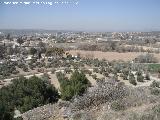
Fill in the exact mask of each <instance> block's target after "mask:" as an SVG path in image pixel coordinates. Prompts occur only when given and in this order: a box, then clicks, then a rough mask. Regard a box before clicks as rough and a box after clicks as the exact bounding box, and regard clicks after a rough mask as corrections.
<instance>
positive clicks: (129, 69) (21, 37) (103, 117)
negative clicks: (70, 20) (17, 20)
mask: <svg viewBox="0 0 160 120" xmlns="http://www.w3.org/2000/svg"><path fill="white" fill-rule="evenodd" d="M159 97H160V32H158V31H153V32H84V31H63V30H62V31H60V30H29V29H28V30H27V29H25V30H14V29H11V30H9V29H8V30H2V29H1V30H0V111H1V112H0V120H3V119H4V120H7V119H8V120H12V119H17V120H21V119H24V120H69V119H71V120H159V118H160V107H159V106H160V105H159V102H160V101H159V100H160V99H159ZM140 108H141V109H140ZM139 113H141V114H139Z"/></svg>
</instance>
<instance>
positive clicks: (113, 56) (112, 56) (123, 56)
mask: <svg viewBox="0 0 160 120" xmlns="http://www.w3.org/2000/svg"><path fill="white" fill-rule="evenodd" d="M68 52H69V53H70V54H72V55H77V53H80V55H81V56H82V57H86V56H93V57H94V58H98V59H103V58H104V59H106V60H109V61H112V60H123V61H131V60H133V59H135V58H136V57H137V56H139V55H142V54H145V53H140V52H126V53H118V52H101V51H83V50H71V51H68ZM154 56H155V57H156V58H157V59H158V60H159V62H160V54H154Z"/></svg>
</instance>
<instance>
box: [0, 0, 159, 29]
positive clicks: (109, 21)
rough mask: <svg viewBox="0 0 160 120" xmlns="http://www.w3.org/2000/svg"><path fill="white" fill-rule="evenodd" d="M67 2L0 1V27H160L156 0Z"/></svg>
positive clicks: (85, 0)
mask: <svg viewBox="0 0 160 120" xmlns="http://www.w3.org/2000/svg"><path fill="white" fill-rule="evenodd" d="M3 1H4V0H3ZM8 1H10V0H8ZM17 1H24V0H17ZM31 1H33V0H31ZM37 1H40V0H37ZM43 1H47V0H43ZM50 1H53V2H55V0H50ZM57 1H59V0H57ZM61 1H62V0H61ZM70 1H71V2H72V3H70V4H53V5H52V6H49V5H4V4H0V29H52V30H57V29H58V30H83V31H112V32H113V31H157V30H160V13H159V11H160V7H159V6H160V1H159V0H79V1H77V2H78V4H73V3H75V1H74V0H70Z"/></svg>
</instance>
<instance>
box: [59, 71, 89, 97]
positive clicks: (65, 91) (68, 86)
mask: <svg viewBox="0 0 160 120" xmlns="http://www.w3.org/2000/svg"><path fill="white" fill-rule="evenodd" d="M59 79H61V80H60V81H61V83H60V90H61V98H62V99H63V100H70V99H71V98H72V97H73V96H75V95H82V94H83V93H84V92H85V90H86V89H87V87H88V86H89V85H90V83H89V81H88V79H87V78H86V76H85V74H83V73H82V72H78V71H77V70H76V71H75V72H73V73H72V75H71V78H70V80H68V79H65V77H63V78H60V77H59Z"/></svg>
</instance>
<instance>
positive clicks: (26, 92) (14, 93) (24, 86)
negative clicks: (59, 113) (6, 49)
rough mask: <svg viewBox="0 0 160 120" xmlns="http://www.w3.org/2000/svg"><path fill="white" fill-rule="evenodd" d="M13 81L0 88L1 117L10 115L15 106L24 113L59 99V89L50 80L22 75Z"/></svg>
mask: <svg viewBox="0 0 160 120" xmlns="http://www.w3.org/2000/svg"><path fill="white" fill-rule="evenodd" d="M12 82H13V83H12V84H10V85H9V86H7V87H3V88H1V89H0V109H1V110H0V117H3V116H6V115H8V117H9V115H12V113H13V112H14V108H17V109H18V110H20V111H21V112H22V113H23V112H26V111H28V110H31V109H33V108H35V107H38V106H42V105H45V104H48V103H54V102H57V101H58V98H59V95H58V91H57V90H56V89H55V87H54V86H53V85H51V83H50V82H49V81H45V80H43V79H40V78H38V77H35V76H33V77H31V78H29V79H26V78H24V77H20V78H18V79H14V80H12ZM1 103H2V104H1ZM2 109H3V110H2ZM5 110H6V111H5ZM10 113H11V114H10ZM6 117H7V116H6ZM4 120H5V119H4ZM6 120H10V119H6Z"/></svg>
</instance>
